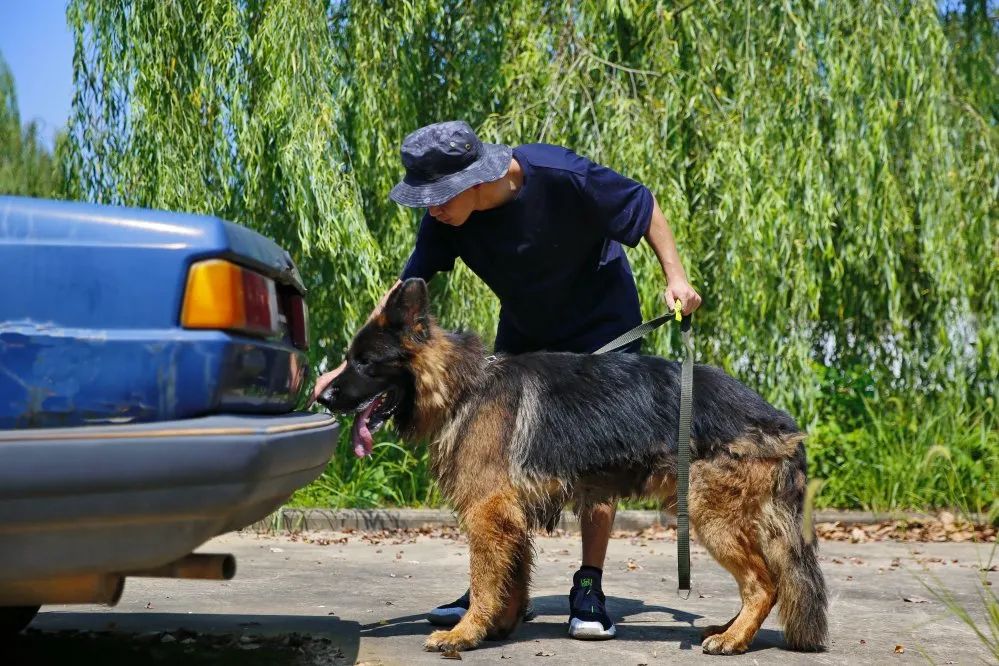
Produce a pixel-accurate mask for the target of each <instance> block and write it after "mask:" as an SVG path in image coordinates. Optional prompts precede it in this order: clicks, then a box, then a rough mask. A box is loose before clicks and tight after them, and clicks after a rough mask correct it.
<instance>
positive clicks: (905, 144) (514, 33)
mask: <svg viewBox="0 0 999 666" xmlns="http://www.w3.org/2000/svg"><path fill="white" fill-rule="evenodd" d="M995 11H996V9H995V6H992V7H990V6H989V3H988V2H987V0H977V1H972V0H969V1H967V2H964V3H960V4H957V3H943V4H941V5H939V6H938V5H935V4H934V3H932V2H929V1H926V0H907V1H903V0H882V1H874V0H858V1H857V2H816V1H804V0H782V1H769V2H750V1H745V2H728V1H722V0H703V1H702V2H696V3H695V2H683V1H680V2H665V1H662V2H651V1H646V2H638V1H632V0H578V1H575V2H551V1H546V0H519V1H497V2H490V3H482V2H471V1H469V0H394V1H388V0H386V1H384V2H367V1H364V2H358V1H352V0H331V1H329V2H301V1H298V0H270V1H268V2H264V1H263V0H240V1H238V2H236V1H234V0H117V1H115V2H108V1H106V0H71V1H70V3H69V8H68V12H67V17H68V20H69V22H70V24H71V26H72V27H73V29H74V31H75V39H76V49H75V51H76V52H75V56H74V72H75V95H74V100H73V113H72V117H71V118H70V119H69V124H68V129H67V131H68V136H67V139H66V141H65V142H64V144H63V145H62V146H61V148H60V149H59V150H58V152H59V156H60V164H61V166H62V168H63V174H62V175H63V187H64V194H65V195H67V196H70V197H74V198H81V199H87V200H93V201H101V202H108V203H116V204H127V205H140V206H151V207H158V208H170V209H181V210H189V211H198V212H207V213H213V214H217V215H220V216H223V217H226V218H229V219H232V220H235V221H238V222H241V223H243V224H247V225H249V226H251V227H254V228H256V229H258V230H260V231H262V232H264V233H266V234H268V235H270V236H272V237H275V238H276V239H277V240H278V241H279V242H281V243H282V244H284V245H285V246H286V247H288V248H289V249H290V250H291V251H292V252H293V254H294V255H295V257H296V259H297V260H298V262H299V264H300V266H301V268H302V272H303V275H305V276H306V278H307V280H308V282H309V287H310V289H311V295H310V305H311V308H312V315H313V316H312V321H313V326H314V330H313V339H314V340H318V344H317V345H315V347H314V360H315V361H316V362H317V364H318V365H319V367H320V368H321V367H323V364H324V363H326V362H336V361H337V360H338V359H339V358H340V356H341V355H342V353H343V350H344V347H345V345H346V343H347V341H348V340H349V336H350V334H351V332H352V331H353V330H354V329H355V327H356V326H357V325H358V324H359V323H360V322H361V321H363V318H364V317H365V316H366V315H367V313H368V312H369V311H370V308H371V307H372V305H373V304H374V302H375V301H376V300H377V298H378V297H379V296H380V295H381V293H382V292H383V291H384V290H385V289H386V288H387V287H388V286H390V285H391V284H392V282H393V281H394V279H395V276H396V275H397V273H398V271H399V270H400V269H401V266H402V265H403V262H404V261H405V258H406V256H407V254H408V252H409V249H410V247H411V243H412V239H413V231H414V229H415V224H416V221H417V214H416V213H415V212H413V211H410V210H406V209H403V208H401V207H398V206H396V205H395V204H393V203H391V202H390V201H389V200H388V198H387V193H388V190H389V189H390V187H391V185H392V184H393V183H394V182H395V181H396V180H397V179H398V178H399V177H400V174H401V168H400V166H399V163H398V146H399V144H400V142H401V140H402V138H403V136H405V134H406V133H408V132H409V131H411V130H413V129H415V128H417V127H419V126H421V125H423V124H427V123H430V122H435V121H438V120H442V119H448V118H464V119H466V120H468V121H469V122H470V123H471V124H472V125H473V126H475V127H477V128H479V129H480V131H481V134H482V135H483V137H484V138H487V139H491V140H496V141H502V142H504V143H509V144H518V143H524V142H531V141H546V142H551V143H558V144H562V145H566V146H569V147H572V148H573V149H574V150H576V151H577V152H579V153H581V154H584V155H587V156H589V157H591V158H593V159H595V160H597V161H600V162H603V163H605V164H607V165H609V166H611V167H613V168H615V169H617V170H619V171H621V172H622V173H624V174H626V175H628V176H631V177H633V178H635V179H637V180H640V181H642V182H644V183H645V184H647V185H648V186H649V187H650V188H651V189H652V191H653V192H654V193H655V195H656V197H657V199H658V201H659V203H660V205H661V206H662V208H663V210H664V211H665V213H666V215H667V218H668V219H669V220H670V222H671V224H672V226H673V229H674V231H675V232H676V236H677V239H678V243H679V247H680V251H681V255H682V257H683V258H684V262H685V265H686V268H687V271H688V274H689V275H690V278H691V281H692V283H693V284H694V285H695V287H696V288H698V290H699V291H700V292H701V293H702V295H703V296H704V298H705V305H704V307H703V308H702V309H701V310H700V311H699V312H698V316H697V320H696V326H697V329H698V330H697V338H698V345H699V347H698V352H699V357H700V360H701V361H703V362H707V363H713V364H716V365H720V366H722V367H723V368H725V369H726V370H728V371H729V372H730V373H732V374H733V375H735V376H736V377H738V378H739V379H741V380H742V381H744V382H745V383H747V384H748V385H750V386H752V387H754V388H756V389H757V390H759V391H760V392H761V393H762V394H763V395H764V396H765V397H767V398H769V399H770V400H772V401H774V402H775V403H776V404H778V405H780V406H781V407H783V408H785V409H787V410H789V411H790V412H792V413H793V414H795V416H796V417H797V418H798V419H799V420H800V421H801V423H802V424H803V425H805V426H807V427H808V428H809V430H810V432H811V433H812V437H811V440H810V449H809V450H810V454H811V464H812V468H813V472H814V473H815V474H816V475H818V476H820V477H822V478H825V479H827V484H826V486H825V488H824V490H823V493H822V494H821V495H820V497H819V501H820V503H823V504H832V505H837V506H866V507H873V508H892V507H912V506H917V507H926V506H934V505H940V504H944V503H953V502H955V501H956V502H958V503H960V504H962V505H964V506H965V507H967V508H972V509H976V510H989V508H990V507H991V508H993V509H995V508H996V507H997V506H999V504H996V500H995V498H996V497H997V495H999V485H997V483H999V482H997V480H996V479H997V478H999V435H997V420H996V416H995V414H994V412H995V404H994V400H995V396H994V392H995V384H996V378H997V376H999V338H997V327H996V322H997V305H999V286H997V282H999V281H997V280H996V276H997V274H999V240H997V238H999V236H997V214H996V210H997V207H996V201H997V195H999V176H997V174H999V151H997V148H999V144H997V132H999V128H997V123H999V99H997V96H999V80H997V79H999V76H997V53H999V49H997V45H999V28H997V21H996V16H995ZM990 12H992V13H991V15H990ZM0 81H2V78H0ZM6 108H7V107H6V105H5V107H4V109H6ZM8 115H9V112H8ZM15 115H16V113H15ZM4 118H7V116H4ZM4 122H8V121H6V120H5V121H4ZM5 126H6V125H5ZM8 134H9V131H7V134H5V135H4V136H7V135H8ZM5 140H6V139H5ZM629 256H630V258H631V259H632V262H633V265H634V267H635V274H636V277H637V279H638V283H639V286H640V291H641V296H642V303H643V309H644V311H645V314H646V315H650V316H651V315H652V314H654V313H658V312H659V311H660V309H661V308H662V304H661V302H660V300H659V294H660V293H661V290H662V287H663V286H664V285H663V279H662V276H661V272H660V270H659V269H658V266H657V265H656V263H655V259H654V256H653V254H652V253H651V251H649V250H648V248H646V247H644V246H643V247H640V248H638V249H637V250H635V251H629ZM434 282H435V284H434V285H433V289H434V302H435V305H436V307H437V309H438V312H439V315H440V318H441V319H442V321H443V322H444V323H445V324H447V325H451V326H456V325H461V326H466V327H469V328H472V329H475V330H477V331H480V332H482V333H483V334H485V336H486V337H487V338H488V337H490V335H491V332H492V330H493V328H494V326H495V319H496V315H497V309H498V308H497V303H496V302H495V299H494V298H493V297H492V296H491V295H490V294H489V292H488V291H487V290H486V289H485V287H484V286H483V285H482V284H481V283H479V282H478V281H477V280H476V279H475V278H474V276H471V275H470V274H469V273H468V271H467V270H465V269H464V268H463V267H459V269H458V270H456V271H455V272H454V273H453V274H452V275H450V276H442V277H441V278H438V279H436V280H435V281H434ZM675 334H676V333H675V331H670V330H668V329H667V330H665V331H661V332H657V334H655V335H654V336H652V337H651V338H650V340H649V346H648V350H649V351H652V352H655V353H659V354H664V355H671V354H674V353H675V352H674V351H673V350H675V349H677V347H676V346H675V345H674V344H673V343H674V342H675V340H672V339H671V336H673V335H675ZM391 439H392V436H391V434H389V435H388V436H387V437H386V438H385V440H386V441H385V444H384V445H383V446H382V447H380V448H379V449H378V453H377V455H376V457H375V459H374V461H364V462H357V461H354V460H352V459H351V458H350V454H349V453H348V452H347V449H346V448H344V447H341V452H340V455H338V456H337V458H336V459H334V461H333V462H332V463H331V466H330V469H329V470H328V473H327V474H326V475H325V476H324V478H323V479H321V480H320V482H318V483H317V484H315V485H314V486H312V487H310V488H309V489H307V490H306V491H304V492H303V493H301V494H300V495H299V500H300V501H302V502H311V503H320V504H322V503H335V504H378V503H385V502H394V503H418V502H434V501H436V496H435V495H434V492H433V489H432V487H431V486H430V484H429V482H428V480H427V478H426V461H425V455H424V454H423V453H422V451H408V450H406V449H404V448H402V447H399V446H396V445H395V444H394V443H393V442H392V441H390V440H391ZM955 493H956V494H955ZM954 498H956V499H954Z"/></svg>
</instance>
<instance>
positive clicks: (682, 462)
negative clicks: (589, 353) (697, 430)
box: [593, 301, 694, 596]
mask: <svg viewBox="0 0 999 666" xmlns="http://www.w3.org/2000/svg"><path fill="white" fill-rule="evenodd" d="M670 319H677V320H679V321H680V333H681V334H682V337H683V365H682V366H681V368H680V428H679V433H678V434H677V443H676V445H677V451H676V569H677V581H678V585H677V586H678V588H679V589H680V590H683V591H685V592H687V593H688V596H689V593H690V516H689V514H688V512H687V495H688V491H689V489H690V421H691V416H692V412H693V402H694V401H693V392H694V339H693V331H692V330H691V326H690V315H683V316H682V317H681V315H680V303H679V301H677V303H676V305H675V306H674V311H673V312H667V313H666V314H663V315H659V316H658V317H656V318H655V319H650V320H649V321H647V322H645V323H643V324H640V325H638V326H636V327H635V328H633V329H631V330H630V331H628V332H627V333H624V334H622V335H619V336H618V337H616V338H614V339H613V340H611V341H610V342H608V343H607V344H605V345H604V346H603V347H601V348H600V349H598V350H596V351H595V352H593V353H594V354H604V353H607V352H611V351H614V350H615V349H620V348H621V347H624V346H625V345H628V344H631V343H632V342H634V341H635V340H638V339H639V338H642V337H645V336H646V335H648V334H649V333H651V332H652V331H654V330H656V329H657V328H659V327H660V326H662V325H663V324H665V323H666V322H667V321H669V320H670Z"/></svg>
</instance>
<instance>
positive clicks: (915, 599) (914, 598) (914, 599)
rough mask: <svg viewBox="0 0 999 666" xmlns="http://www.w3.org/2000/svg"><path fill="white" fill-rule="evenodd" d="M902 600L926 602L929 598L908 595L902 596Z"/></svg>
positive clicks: (917, 602)
mask: <svg viewBox="0 0 999 666" xmlns="http://www.w3.org/2000/svg"><path fill="white" fill-rule="evenodd" d="M902 601H908V602H909V603H910V604H928V603H929V602H930V600H929V599H924V598H922V597H917V596H916V595H914V594H913V595H910V596H908V597H902Z"/></svg>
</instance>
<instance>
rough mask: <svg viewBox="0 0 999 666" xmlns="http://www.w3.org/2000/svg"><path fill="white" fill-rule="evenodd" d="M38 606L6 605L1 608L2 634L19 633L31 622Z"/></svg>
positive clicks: (0, 629) (0, 631) (0, 622)
mask: <svg viewBox="0 0 999 666" xmlns="http://www.w3.org/2000/svg"><path fill="white" fill-rule="evenodd" d="M38 608H39V607H38V606H4V607H2V608H0V636H13V635H14V634H19V633H21V632H22V631H24V629H25V628H26V627H27V626H28V625H29V624H31V621H32V620H34V619H35V615H36V614H37V613H38Z"/></svg>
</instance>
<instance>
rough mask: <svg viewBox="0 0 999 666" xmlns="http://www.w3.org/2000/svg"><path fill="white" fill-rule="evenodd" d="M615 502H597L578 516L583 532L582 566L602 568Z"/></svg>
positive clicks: (615, 507)
mask: <svg viewBox="0 0 999 666" xmlns="http://www.w3.org/2000/svg"><path fill="white" fill-rule="evenodd" d="M616 513H617V505H615V504H597V505H596V506H594V507H593V508H592V509H590V510H589V511H584V512H583V513H582V515H580V516H579V529H580V531H581V532H582V533H583V566H584V567H596V568H597V569H603V568H604V558H606V557H607V542H608V541H609V540H610V535H611V530H612V529H613V528H614V514H616Z"/></svg>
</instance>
